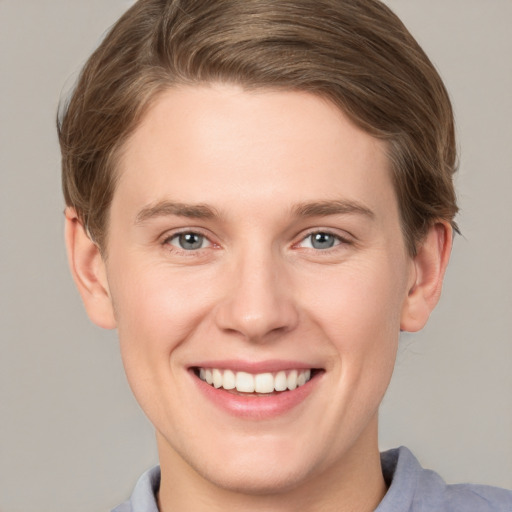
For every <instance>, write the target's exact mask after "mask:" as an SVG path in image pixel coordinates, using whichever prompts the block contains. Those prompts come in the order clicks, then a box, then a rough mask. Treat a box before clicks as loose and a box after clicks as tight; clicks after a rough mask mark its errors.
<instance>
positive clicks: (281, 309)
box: [217, 244, 298, 342]
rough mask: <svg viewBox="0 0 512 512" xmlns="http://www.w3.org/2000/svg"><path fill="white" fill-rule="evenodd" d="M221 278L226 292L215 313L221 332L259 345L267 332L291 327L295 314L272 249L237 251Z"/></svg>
mask: <svg viewBox="0 0 512 512" xmlns="http://www.w3.org/2000/svg"><path fill="white" fill-rule="evenodd" d="M225 278H226V279H227V280H229V286H227V287H226V289H227V290H228V292H227V294H226V296H225V298H224V300H223V301H222V303H221V304H220V305H219V310H218V312H217V321H218V324H219V327H221V328H222V329H223V330H225V331H231V332H237V333H239V334H240V335H242V336H243V337H244V338H246V339H248V340H250V341H253V342H262V341H265V340H266V339H268V335H269V334H271V333H273V334H275V333H277V332H286V331H289V330H290V329H292V328H293V327H294V326H295V324H296V322H297V319H298V312H297V309H296V306H295V304H294V300H293V296H292V294H291V293H290V287H289V284H290V283H289V281H288V276H287V271H286V266H285V264H284V261H283V259H282V258H281V257H280V255H279V254H278V253H277V252H276V251H273V250H272V247H269V246H266V247H265V246H261V245H260V246H258V247H254V245H252V244H248V246H245V247H241V248H239V249H238V250H237V252H236V254H235V255H234V258H233V261H232V264H231V265H230V269H229V271H228V272H227V274H226V276H225Z"/></svg>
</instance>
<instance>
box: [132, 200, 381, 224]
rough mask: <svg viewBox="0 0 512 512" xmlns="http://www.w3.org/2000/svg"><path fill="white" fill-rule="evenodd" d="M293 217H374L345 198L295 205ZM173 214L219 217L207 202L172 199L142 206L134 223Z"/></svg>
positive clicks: (201, 217) (358, 204) (369, 211)
mask: <svg viewBox="0 0 512 512" xmlns="http://www.w3.org/2000/svg"><path fill="white" fill-rule="evenodd" d="M292 214H293V216H294V217H324V216H328V215H346V214H358V215H364V216H366V217H368V218H370V219H373V218H374V217H375V214H374V213H373V211H372V210H370V209H369V208H367V207H366V206H364V205H362V204H360V203H357V202H354V201H347V200H333V201H314V202H306V203H300V204H298V205H295V206H294V207H293V208H292ZM170 215H174V216H177V217H186V218H190V219H212V218H215V217H219V216H220V215H219V212H218V211H217V210H216V209H215V208H213V207H211V206H209V205H207V204H201V203H200V204H186V203H177V202H174V201H160V202H158V203H156V204H154V205H149V206H146V207H144V208H143V209H142V210H140V212H139V213H138V214H137V216H136V217H135V224H136V225H139V224H143V223H144V222H146V221H148V220H150V219H153V218H157V217H166V216H170Z"/></svg>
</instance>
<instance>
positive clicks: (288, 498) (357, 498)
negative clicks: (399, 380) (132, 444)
mask: <svg viewBox="0 0 512 512" xmlns="http://www.w3.org/2000/svg"><path fill="white" fill-rule="evenodd" d="M377 439H378V436H377V417H376V416H375V418H374V419H373V420H372V421H371V422H370V425H368V428H367V429H366V430H365V432H364V433H363V434H362V435H361V437H360V438H359V439H358V440H357V441H356V443H355V444H354V445H353V446H352V447H351V448H350V449H349V451H348V452H347V453H345V455H344V457H343V460H340V461H338V463H337V464H336V465H334V466H332V467H329V468H328V469H327V470H326V471H324V472H323V473H321V474H318V475H315V476H314V477H312V478H310V479H309V480H307V481H305V482H302V483H301V484H299V485H297V486H296V487H293V488H292V489H288V490H286V491H283V492H280V493H275V494H270V495H260V494H257V495H255V494H244V493H241V492H233V491H231V490H229V489H223V488H219V487H218V486H216V485H214V484H213V483H211V482H210V481H208V480H206V479H204V478H203V477H202V476H201V475H199V474H198V473H197V472H196V471H195V470H194V469H193V468H191V467H190V466H189V465H188V464H187V463H186V462H185V461H184V460H183V459H182V458H181V457H180V456H179V455H178V454H177V453H176V452H175V451H174V450H172V449H171V448H170V447H169V445H168V443H167V441H166V440H165V439H164V438H163V437H162V436H161V435H160V434H158V433H157V441H158V451H159V454H160V467H161V471H162V479H161V483H160V491H159V494H158V508H159V511H160V512H170V511H173V510H187V511H188V512H202V511H204V510H209V511H211V512H221V511H222V512H224V511H225V510H237V511H239V512H256V511H258V512H261V511H262V510H272V512H296V511H297V510H301V511H303V512H313V511H314V512H355V511H357V512H372V511H374V510H375V508H376V507H377V506H378V504H379V503H380V502H381V500H382V498H383V497H384V495H385V494H386V491H387V487H386V484H385V482H384V477H383V475H382V468H381V463H380V453H379V449H378V444H377Z"/></svg>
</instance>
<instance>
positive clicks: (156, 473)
mask: <svg viewBox="0 0 512 512" xmlns="http://www.w3.org/2000/svg"><path fill="white" fill-rule="evenodd" d="M159 488H160V467H159V466H155V467H153V468H151V469H149V470H148V471H146V472H145V473H143V475H142V476H141V477H140V478H139V480H138V481H137V483H136V484H135V488H134V489H133V493H132V495H131V497H130V499H129V500H128V501H125V502H124V503H121V505H118V506H117V507H116V508H114V509H113V510H112V512H158V506H157V498H156V496H157V493H158V489H159Z"/></svg>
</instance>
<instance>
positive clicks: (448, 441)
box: [0, 0, 512, 512]
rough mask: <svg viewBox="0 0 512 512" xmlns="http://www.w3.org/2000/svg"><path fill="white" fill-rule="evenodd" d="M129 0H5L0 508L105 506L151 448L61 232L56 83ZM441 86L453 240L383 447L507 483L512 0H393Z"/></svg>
mask: <svg viewBox="0 0 512 512" xmlns="http://www.w3.org/2000/svg"><path fill="white" fill-rule="evenodd" d="M131 3H132V2H129V1H127V0H109V1H108V2H106V1H105V0H87V1H77V0H74V1H71V0H25V1H20V0H0V73H1V79H0V120H1V122H0V130H1V132H0V179H1V183H0V208H1V210H0V214H1V221H0V244H1V250H0V265H1V267H0V280H1V281H0V290H1V295H0V297H1V299H0V300H1V303H0V315H1V320H0V322H1V323H0V337H1V346H0V347H1V348H0V349H1V352H0V511H2V512H32V511H38V512H64V511H67V512H69V511H74V512H82V511H83V512H85V511H88V512H90V511H93V510H108V509H109V507H111V506H113V505H115V504H117V503H118V502H120V501H122V500H123V499H124V498H126V497H127V496H128V495H129V493H130V490H131V488H132V486H133V483H134V482H135V480H136V478H137V477H138V475H139V474H140V473H141V472H142V471H143V470H144V469H145V468H147V467H148V466H150V465H152V464H153V463H155V462H156V451H155V447H154V440H153V432H152V428H151V425H150V424H149V423H148V421H147V420H146V419H145V417H144V416H143V414H142V413H141V412H140V410H139V408H138V406H137V405H136V403H135V401H134V399H133V398H132V397H131V394H130V391H129V389H128V386H127V384H126V383H125V379H124V375H123V370H122V366H121V362H120V359H119V357H118V348H117V342H116V337H115V333H113V332H104V331H102V330H100V329H99V328H96V327H94V326H93V325H91V324H90V323H89V321H88V319H87V318H86V315H85V313H84V312H83V310H82V306H81V303H80V299H79V296H78V293H77V292H76V291H75V288H74V285H73V283H72V281H71V278H70V276H69V273H68V270H67V266H66V258H65V254H64V244H63V236H62V227H63V216H62V210H63V202H62V199H61V195H60V176H59V172H60V171H59V152H58V147H57V140H56V135H55V129H54V117H55V111H56V107H57V102H58V98H59V95H60V94H61V92H62V91H64V92H65V91H66V90H68V89H69V88H70V87H71V86H72V84H73V82H74V80H75V78H76V75H77V72H78V70H79V69H80V67H81V64H82V63H83V62H84V61H85V59H86V57H87V56H88V54H89V53H90V52H91V51H92V50H93V49H94V47H95V46H96V45H97V43H98V42H99V40H100V37H101V35H102V34H103V33H104V31H105V29H106V28H107V27H108V26H109V25H110V24H112V23H113V22H114V20H115V19H116V18H117V17H118V16H119V14H121V12H122V11H124V9H125V8H126V7H128V6H129V5H130V4H131ZM388 3H389V5H390V6H392V7H393V8H394V9H395V11H396V12H397V13H398V14H399V15H400V16H401V17H402V19H403V21H404V22H405V23H406V25H407V26H408V27H409V28H410V30H411V31H412V33H413V34H414V35H415V36H416V37H417V39H418V40H419V42H420V44H422V45H423V47H424V49H425V50H426V51H427V53H428V54H429V55H430V57H431V58H432V60H433V61H434V62H435V63H436V65H437V66H438V68H439V70H440V72H441V74H442V76H443V77H444V79H445V81H446V84H447V87H448V89H449V90H450V92H451V95H452V98H453V102H454V106H455V111H456V116H457V125H458V133H459V145H460V147H461V169H460V174H459V176H458V178H457V185H458V193H459V199H460V206H461V214H460V216H459V223H460V226H461V228H462V230H463V233H464V237H459V238H458V239H457V240H456V242H455V247H454V252H453V257H452V261H451V268H450V269H449V272H448V275H447V278H446V285H445V289H444V293H443V297H442V300H441V304H440V306H439V307H438V309H437V310H436V311H435V313H434V314H433V315H432V318H431V322H430V324H429V326H428V327H427V328H426V329H425V330H424V331H423V332H421V333H419V334H417V335H406V336H404V337H403V339H402V348H401V352H400V355H399V358H398V362H397V368H396V371H395V375H394V378H393V382H392V385H391V388H390V390H389V392H388V394H387V396H386V398H385V401H384V404H383V407H382V413H381V428H382V434H381V447H382V448H383V449H385V448H389V447H392V446H397V445H399V444H405V445H407V446H409V447H410V448H411V449H412V450H413V451H414V452H415V453H416V454H417V456H418V457H419V458H420V460H421V461H422V463H423V464H424V465H425V466H427V467H431V468H435V469H436V470H437V471H439V472H440V473H441V474H442V475H443V476H444V477H445V479H446V480H448V481H450V482H456V481H473V482H481V483H488V484H493V485H500V486H505V487H512V400H511V395H512V372H511V371H510V368H511V364H512V334H511V333H512V292H511V288H512V264H511V262H512V220H511V219H512V206H511V201H510V195H511V193H512V141H511V136H512V121H511V120H512V65H511V62H512V60H511V54H512V31H511V30H510V27H511V26H512V25H511V22H512V2H511V1H510V0H489V1H484V0H414V1H413V0H389V1H388Z"/></svg>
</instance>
